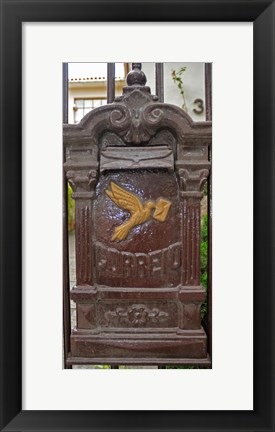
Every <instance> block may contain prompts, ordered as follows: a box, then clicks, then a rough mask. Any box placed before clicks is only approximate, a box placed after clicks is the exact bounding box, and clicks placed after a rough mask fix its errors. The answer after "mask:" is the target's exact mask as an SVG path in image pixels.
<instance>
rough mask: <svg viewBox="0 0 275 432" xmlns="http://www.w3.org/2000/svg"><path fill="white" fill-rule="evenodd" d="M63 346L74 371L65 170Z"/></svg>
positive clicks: (65, 79) (65, 80)
mask: <svg viewBox="0 0 275 432" xmlns="http://www.w3.org/2000/svg"><path fill="white" fill-rule="evenodd" d="M63 123H68V63H63ZM65 161H66V154H65V147H64V146H63V163H64V162H65ZM62 186H63V346H64V368H65V369H72V366H70V365H67V358H68V355H69V353H70V350H71V347H70V335H71V310H70V276H69V244H68V186H67V179H66V174H65V171H64V170H63V185H62Z"/></svg>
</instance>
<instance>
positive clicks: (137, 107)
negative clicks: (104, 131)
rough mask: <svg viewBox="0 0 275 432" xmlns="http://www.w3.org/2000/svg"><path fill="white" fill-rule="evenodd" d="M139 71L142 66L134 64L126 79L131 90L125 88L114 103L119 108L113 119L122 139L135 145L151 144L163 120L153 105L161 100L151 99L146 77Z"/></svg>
mask: <svg viewBox="0 0 275 432" xmlns="http://www.w3.org/2000/svg"><path fill="white" fill-rule="evenodd" d="M140 67H141V65H140V63H134V64H133V68H134V69H133V70H132V71H131V72H129V74H128V75H127V84H128V87H124V89H123V93H124V94H123V96H122V97H118V98H116V99H115V101H116V102H118V103H119V104H117V106H116V108H115V109H114V111H113V112H112V113H111V115H110V122H111V125H112V126H113V128H114V129H116V130H117V133H118V134H119V136H121V137H123V139H124V141H125V142H126V143H132V144H140V143H144V142H148V141H149V140H150V138H151V137H152V136H153V135H154V134H155V132H156V128H157V125H158V124H159V122H160V121H161V120H162V118H163V112H162V110H161V109H160V108H155V107H154V105H152V102H156V101H158V97H157V96H152V95H151V94H150V88H149V87H146V86H145V84H146V77H145V75H144V73H143V72H142V71H141V70H140Z"/></svg>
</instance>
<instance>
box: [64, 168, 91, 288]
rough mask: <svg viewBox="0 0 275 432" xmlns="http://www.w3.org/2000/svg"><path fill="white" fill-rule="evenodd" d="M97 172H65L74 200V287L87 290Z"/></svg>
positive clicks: (89, 276) (88, 285) (89, 283)
mask: <svg viewBox="0 0 275 432" xmlns="http://www.w3.org/2000/svg"><path fill="white" fill-rule="evenodd" d="M96 178H97V171H96V170H95V169H91V170H89V169H84V170H81V171H72V170H69V171H67V179H68V181H69V183H70V185H71V187H72V189H73V194H72V198H73V199H74V200H75V226H76V231H75V250H76V285H77V287H79V288H80V287H83V288H85V287H86V288H88V287H92V286H93V284H94V280H93V266H94V263H93V253H92V247H91V245H92V241H93V239H92V236H93V199H94V195H95V186H96Z"/></svg>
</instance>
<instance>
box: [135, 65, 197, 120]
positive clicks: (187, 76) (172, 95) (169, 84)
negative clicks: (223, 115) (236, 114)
mask: <svg viewBox="0 0 275 432" xmlns="http://www.w3.org/2000/svg"><path fill="white" fill-rule="evenodd" d="M183 66H186V71H185V72H184V73H183V75H182V80H183V87H184V92H185V99H186V105H187V110H188V111H187V112H188V114H189V115H190V116H191V117H192V119H193V120H194V121H204V120H205V90H204V63H188V62H183V63H164V102H166V103H171V104H174V105H177V106H180V107H181V106H182V104H183V100H182V96H181V94H180V91H179V89H178V88H177V86H176V84H174V82H173V80H172V77H171V72H172V69H175V70H176V71H178V70H179V69H180V68H181V67H183ZM142 70H143V72H144V73H145V75H146V77H147V84H146V85H148V86H149V87H151V93H152V94H155V64H154V63H142ZM196 99H202V100H203V105H204V110H203V113H202V114H196V113H195V112H194V111H193V109H197V110H199V107H198V105H197V104H194V101H195V100H196Z"/></svg>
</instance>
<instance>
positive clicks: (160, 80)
mask: <svg viewBox="0 0 275 432" xmlns="http://www.w3.org/2000/svg"><path fill="white" fill-rule="evenodd" d="M155 70H156V95H157V96H158V98H159V101H160V102H164V75H163V63H156V66H155Z"/></svg>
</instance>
